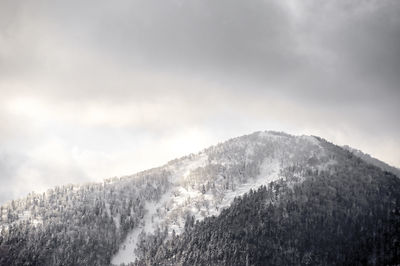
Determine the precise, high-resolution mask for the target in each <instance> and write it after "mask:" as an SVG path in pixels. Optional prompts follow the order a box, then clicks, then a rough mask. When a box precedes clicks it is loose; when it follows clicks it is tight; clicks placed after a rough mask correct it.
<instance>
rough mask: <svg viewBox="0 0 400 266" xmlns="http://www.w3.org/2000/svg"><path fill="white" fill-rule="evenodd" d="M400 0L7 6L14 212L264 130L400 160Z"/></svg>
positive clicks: (2, 41)
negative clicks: (34, 197) (28, 202)
mask: <svg viewBox="0 0 400 266" xmlns="http://www.w3.org/2000/svg"><path fill="white" fill-rule="evenodd" d="M399 14H400V2H399V1H397V0H393V1H389V0H370V1H369V0H362V1H361V0H359V1H356V0H354V1H344V0H343V1H329V2H328V1H317V0H306V1H294V0H293V1H291V0H285V1H283V0H275V1H266V0H254V1H239V0H229V1H228V0H219V1H215V0H186V1H183V0H163V1H155V0H134V1H105V0H104V1H99V0H97V1H54V0H52V1H15V0H9V1H8V0H3V1H1V2H0V93H1V97H0V103H1V105H0V184H1V186H0V203H4V202H6V201H8V200H11V199H13V198H17V197H22V196H24V195H26V194H27V193H29V192H30V191H39V192H40V191H45V190H46V189H47V188H50V187H52V186H55V185H62V184H67V183H84V182H92V181H101V180H102V179H103V178H107V177H112V176H121V175H127V174H133V173H135V172H137V171H140V170H145V169H147V168H151V167H156V166H159V165H162V164H164V163H166V162H167V161H168V160H171V159H174V158H176V157H180V156H183V155H186V154H188V153H191V152H197V151H199V150H201V149H202V148H205V147H207V146H209V145H213V144H216V143H217V142H220V141H223V140H226V139H228V138H231V137H236V136H240V135H243V134H248V133H252V132H253V131H257V130H278V131H285V132H287V133H291V134H308V135H310V134H312V135H318V136H321V137H323V138H326V139H328V140H330V141H333V142H334V143H336V144H339V145H344V144H347V145H350V146H352V147H354V148H358V149H361V150H362V151H364V152H367V153H369V154H371V155H372V156H374V157H377V158H378V159H381V160H383V161H385V162H387V163H389V164H391V165H393V166H396V167H399V166H400V154H399V150H400V138H399V133H398V132H399V130H400V123H399V122H400V120H399V115H400V104H399V103H400V89H399V84H400V16H399Z"/></svg>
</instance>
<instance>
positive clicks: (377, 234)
mask: <svg viewBox="0 0 400 266" xmlns="http://www.w3.org/2000/svg"><path fill="white" fill-rule="evenodd" d="M399 204H400V180H399V178H397V177H396V176H394V175H393V174H391V173H389V172H384V171H382V170H380V169H378V168H377V167H374V166H371V165H368V164H366V163H364V162H363V161H361V160H359V159H357V158H352V157H351V154H349V158H348V161H347V163H346V164H344V165H341V166H340V167H338V168H337V169H336V171H335V172H334V173H333V174H331V173H329V172H326V171H321V172H309V173H308V175H307V177H306V179H305V181H304V182H302V183H296V184H294V185H293V186H290V185H288V182H286V180H284V179H281V180H279V181H275V182H272V183H270V184H269V185H268V186H262V187H260V188H259V189H258V190H257V191H251V192H249V193H247V194H246V195H244V196H243V197H238V198H236V199H235V201H234V202H233V204H232V205H231V207H230V208H229V209H226V210H224V211H223V212H222V213H221V214H220V215H219V216H218V217H211V218H206V219H205V220H204V221H202V222H197V223H195V224H193V223H189V224H188V225H187V230H186V231H185V232H184V233H183V234H182V235H180V236H175V237H173V238H172V239H170V240H168V241H167V242H165V243H164V244H163V245H160V246H157V245H154V246H153V248H152V249H150V250H149V251H148V252H147V253H146V256H145V258H144V259H143V260H141V261H140V262H138V263H137V265H398V264H399V263H400V208H399V206H400V205H399Z"/></svg>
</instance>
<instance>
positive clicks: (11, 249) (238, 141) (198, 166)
mask: <svg viewBox="0 0 400 266" xmlns="http://www.w3.org/2000/svg"><path fill="white" fill-rule="evenodd" d="M399 191H400V181H399V178H398V177H396V176H395V175H394V174H393V173H391V172H388V171H383V170H382V169H380V168H379V167H376V166H374V165H373V164H370V163H368V162H367V161H364V159H363V158H362V157H361V158H360V157H358V156H357V154H353V153H351V152H349V151H347V150H346V149H344V148H342V147H338V146H336V145H333V144H331V143H329V142H327V141H325V140H323V139H321V138H318V137H312V136H292V135H288V134H285V133H281V132H270V131H267V132H256V133H253V134H250V135H245V136H242V137H238V138H234V139H231V140H228V141H226V142H224V143H221V144H218V145H216V146H212V147H210V148H207V149H205V150H203V151H201V152H199V153H197V154H190V155H188V156H185V157H182V158H180V159H176V160H173V161H170V162H168V163H167V164H166V165H164V166H161V167H158V168H154V169H150V170H148V171H144V172H140V173H138V174H135V175H132V176H125V177H121V178H112V179H108V180H105V181H104V182H103V183H95V184H86V185H80V186H77V185H68V186H62V187H56V188H54V189H51V190H48V191H47V192H46V193H43V194H35V193H32V194H30V195H28V196H27V197H26V198H24V199H20V200H14V201H11V202H10V203H8V204H6V205H4V206H1V207H0V214H1V215H0V219H1V220H0V230H1V232H0V265H109V264H110V263H111V264H114V265H118V264H120V263H133V262H135V261H136V262H135V263H136V264H138V265H146V264H147V265H188V264H195V265H208V264H211V265H246V263H247V264H248V265H265V264H271V265H290V264H296V265H298V264H299V262H300V264H301V263H302V264H310V263H311V264H319V265H323V264H324V263H326V262H328V264H335V263H334V262H335V261H336V262H337V263H336V264H343V263H344V264H347V263H351V264H353V262H358V263H359V264H364V262H365V263H367V264H381V263H380V262H384V264H391V263H400V261H399V259H398V258H400V253H399V243H400V242H399V230H398V228H400V224H399V221H400V218H399V215H400V214H399V213H400V211H399V199H400V198H399ZM359 236H363V237H362V238H359ZM358 239H361V240H358ZM361 247H363V248H362V249H360V248H361ZM367 247H368V248H367ZM267 251H268V252H267ZM356 251H357V252H358V253H361V254H358V255H357V256H356V255H354V254H355V253H354V252H356ZM338 254H341V256H339V255H338ZM351 255H354V256H353V257H351ZM352 258H353V260H352ZM356 264H357V263H356Z"/></svg>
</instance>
